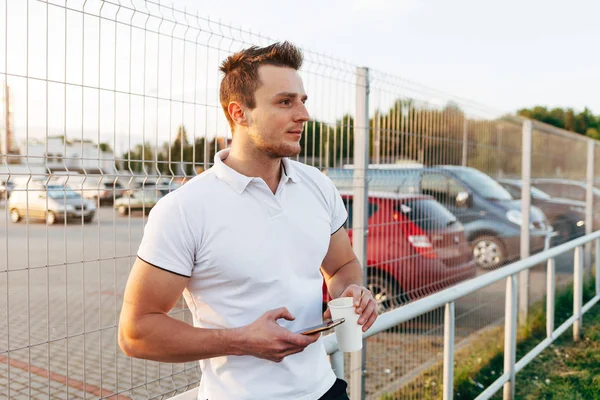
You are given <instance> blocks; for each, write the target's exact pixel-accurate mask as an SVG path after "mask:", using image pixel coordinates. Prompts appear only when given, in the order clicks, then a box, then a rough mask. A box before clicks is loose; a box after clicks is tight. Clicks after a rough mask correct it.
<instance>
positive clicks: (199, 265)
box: [119, 42, 377, 400]
mask: <svg viewBox="0 0 600 400" xmlns="http://www.w3.org/2000/svg"><path fill="white" fill-rule="evenodd" d="M301 64H302V53H301V52H300V51H299V50H298V49H297V48H296V47H294V46H293V45H291V44H289V43H287V42H285V43H276V44H273V45H271V46H268V47H264V48H257V47H251V48H249V49H246V50H243V51H241V52H239V53H236V54H234V55H232V56H230V57H228V58H227V59H226V60H225V62H224V63H223V64H222V66H221V71H223V72H224V74H225V76H224V78H223V81H222V82H221V88H220V99H221V105H222V107H223V110H224V112H225V116H226V117H227V120H228V121H229V124H230V126H231V129H232V132H233V141H232V144H231V148H230V149H225V150H222V151H220V152H218V153H217V154H216V156H215V164H214V166H213V167H212V168H210V169H209V170H207V171H206V172H204V173H202V174H200V175H198V176H197V177H195V178H193V179H192V180H191V181H190V182H188V183H187V184H186V185H184V186H182V187H181V188H179V189H178V190H177V191H175V192H172V193H170V194H169V195H167V196H165V197H164V198H163V199H161V200H160V201H159V202H158V204H157V205H156V206H155V207H154V208H153V209H152V212H151V213H150V216H149V218H148V223H147V225H146V228H145V231H144V237H143V239H142V243H141V245H140V248H139V250H138V259H137V260H136V262H135V264H134V266H133V269H132V271H131V274H130V276H129V280H128V282H127V287H126V289H125V297H124V302H123V309H122V311H121V318H120V323H119V344H120V346H121V349H122V350H123V351H124V352H125V353H126V354H127V355H129V356H132V357H139V358H145V359H150V360H156V361H163V362H187V361H192V360H200V366H201V370H202V379H201V382H200V389H199V397H198V398H199V399H210V400H220V399H303V400H309V399H310V400H312V399H320V398H322V399H347V396H346V393H345V391H346V384H345V382H343V381H341V380H336V378H335V375H334V373H333V371H332V370H331V366H330V364H329V362H328V359H327V355H326V352H325V349H324V345H323V343H322V340H320V335H319V334H315V335H311V336H305V335H301V334H298V333H294V332H297V331H299V330H301V329H302V328H305V327H309V326H312V325H315V324H318V323H320V322H321V321H322V318H323V316H322V315H321V286H322V282H323V277H324V278H325V282H326V284H327V287H328V289H329V292H330V293H331V295H332V296H333V297H334V298H335V297H340V296H344V297H354V299H355V307H356V312H357V313H358V314H360V317H359V323H360V324H361V325H362V326H363V328H362V329H363V331H366V330H367V329H368V328H369V327H370V326H371V325H372V324H373V322H374V321H375V319H376V318H377V313H376V307H375V300H374V299H373V297H372V295H371V293H370V292H369V291H368V290H367V289H366V288H364V287H363V286H362V285H363V282H362V272H361V267H360V265H359V263H358V261H357V260H356V257H355V255H354V253H353V251H352V247H351V245H350V241H349V239H348V235H347V233H346V231H345V230H344V228H343V225H344V223H345V221H346V218H347V214H346V211H345V209H344V205H343V202H342V199H341V197H340V195H339V193H338V192H337V190H336V189H335V187H334V186H333V184H332V183H331V181H330V180H329V179H328V178H327V177H326V176H325V175H323V174H322V173H320V172H319V171H318V170H317V169H315V168H312V167H309V166H306V165H304V164H301V163H298V162H295V161H291V160H289V159H288V158H287V157H293V156H296V155H297V154H299V152H300V139H301V136H302V131H303V124H304V123H305V122H307V121H308V120H309V116H308V112H307V110H306V107H305V105H304V103H305V101H306V99H307V96H306V94H305V91H304V87H303V83H302V79H301V78H300V75H299V74H298V69H299V68H300V66H301ZM319 267H320V268H319ZM321 272H322V274H323V275H321ZM182 292H183V295H184V297H185V300H186V302H187V304H188V307H189V308H190V311H191V313H192V315H193V318H194V327H192V326H190V325H188V324H186V323H184V322H182V321H179V320H176V319H173V318H171V317H170V316H168V314H167V313H168V312H169V310H170V309H171V308H172V307H173V305H174V304H175V302H176V301H177V299H178V298H179V296H180V295H181V293H182ZM326 314H327V313H326Z"/></svg>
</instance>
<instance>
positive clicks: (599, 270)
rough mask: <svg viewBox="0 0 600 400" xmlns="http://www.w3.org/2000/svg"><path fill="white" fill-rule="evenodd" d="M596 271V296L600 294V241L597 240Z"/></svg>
mask: <svg viewBox="0 0 600 400" xmlns="http://www.w3.org/2000/svg"><path fill="white" fill-rule="evenodd" d="M594 269H595V271H596V296H597V295H599V294H600V239H596V259H595V260H594Z"/></svg>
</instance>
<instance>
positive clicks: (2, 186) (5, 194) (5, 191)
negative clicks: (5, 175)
mask: <svg viewBox="0 0 600 400" xmlns="http://www.w3.org/2000/svg"><path fill="white" fill-rule="evenodd" d="M14 188H15V184H14V182H12V181H10V180H8V179H0V200H2V199H8V198H9V197H10V194H11V193H12V191H13V189H14Z"/></svg>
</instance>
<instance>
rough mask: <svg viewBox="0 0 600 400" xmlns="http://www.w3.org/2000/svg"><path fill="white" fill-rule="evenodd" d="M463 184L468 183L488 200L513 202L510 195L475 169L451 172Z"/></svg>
mask: <svg viewBox="0 0 600 400" xmlns="http://www.w3.org/2000/svg"><path fill="white" fill-rule="evenodd" d="M452 171H453V172H455V173H456V175H458V176H459V177H460V179H462V180H463V181H465V182H468V183H469V185H471V187H472V188H473V189H475V190H476V191H477V193H478V194H480V195H481V196H483V197H485V198H486V199H489V200H513V197H512V196H511V195H510V193H509V192H508V191H507V190H506V189H504V188H503V187H502V185H500V184H499V183H498V182H496V181H495V180H493V179H492V178H490V177H489V176H487V175H486V174H484V173H483V172H479V171H477V170H475V169H470V168H469V169H456V170H452Z"/></svg>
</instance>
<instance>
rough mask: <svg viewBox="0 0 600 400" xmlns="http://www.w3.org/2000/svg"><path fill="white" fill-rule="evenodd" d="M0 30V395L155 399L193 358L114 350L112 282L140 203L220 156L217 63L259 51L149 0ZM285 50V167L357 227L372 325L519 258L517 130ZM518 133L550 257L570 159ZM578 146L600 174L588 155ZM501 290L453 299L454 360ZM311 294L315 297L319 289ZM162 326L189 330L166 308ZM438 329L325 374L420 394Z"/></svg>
mask: <svg viewBox="0 0 600 400" xmlns="http://www.w3.org/2000/svg"><path fill="white" fill-rule="evenodd" d="M0 21H2V23H3V26H4V27H5V29H0V81H1V82H0V89H1V90H0V103H1V115H0V122H1V124H0V132H1V133H2V140H1V142H2V143H1V147H0V196H1V200H0V255H1V256H0V320H2V321H3V323H2V324H0V393H1V394H0V396H6V397H8V398H17V397H19V396H21V397H23V396H25V397H32V398H35V397H37V398H53V399H54V398H109V397H113V396H119V397H121V398H156V397H163V396H164V397H170V396H172V395H174V394H175V393H178V392H182V391H184V390H186V389H188V388H190V387H193V386H197V385H198V382H199V381H200V379H201V374H200V370H199V367H198V365H197V363H195V362H191V363H182V364H168V363H158V362H152V361H144V360H138V359H133V358H130V357H127V356H126V355H125V354H123V353H122V352H121V350H120V349H119V346H118V343H117V342H118V340H117V327H118V318H119V313H120V309H121V305H122V301H123V293H124V288H125V284H126V281H127V277H128V275H129V272H130V269H131V266H132V264H133V262H134V261H135V257H136V251H137V248H138V246H139V244H140V241H141V239H142V235H143V233H144V226H145V224H146V221H147V215H148V213H149V212H150V210H151V209H152V208H153V207H154V205H155V204H156V203H157V202H158V201H159V199H160V198H162V197H163V196H165V195H166V194H168V193H169V192H171V191H173V190H177V189H178V188H179V187H180V186H182V185H185V184H186V182H188V181H189V180H190V179H191V178H193V177H194V176H196V175H198V174H199V173H202V172H203V171H205V170H207V169H209V168H210V167H211V166H212V165H213V163H214V161H213V160H214V157H215V154H216V153H217V152H218V151H219V150H221V149H224V148H227V147H228V146H229V145H230V144H231V140H232V137H231V132H230V127H229V123H228V121H227V119H226V118H225V117H224V113H223V109H222V106H221V104H220V100H219V83H220V80H221V73H220V71H219V65H220V64H221V62H222V61H223V60H224V59H225V58H226V57H227V56H228V55H230V54H232V53H233V52H235V51H237V50H240V49H242V48H246V47H248V46H251V45H258V46H264V45H268V44H271V43H273V42H274V41H275V40H273V39H271V38H268V37H265V36H262V35H260V34H257V33H253V32H251V31H249V30H243V29H240V28H237V27H234V26H229V25H226V24H223V23H220V22H216V21H214V20H210V19H208V18H204V17H202V16H200V15H199V14H197V13H192V12H191V11H187V10H185V9H179V8H177V7H175V6H172V5H168V6H167V5H165V4H163V3H162V2H160V1H151V0H145V1H144V0H129V1H108V0H107V1H99V0H87V1H84V0H73V1H71V0H70V1H59V0H49V1H38V0H26V1H17V0H0ZM304 57H305V58H304V64H303V67H302V69H301V71H300V74H301V77H302V79H303V84H304V88H305V91H306V93H307V94H308V98H309V101H308V102H307V107H308V111H309V113H310V116H311V119H310V121H308V122H306V123H305V124H304V131H303V135H302V139H301V147H302V150H301V152H300V153H299V155H298V156H297V157H296V160H297V161H300V162H302V163H305V164H308V165H311V166H314V167H316V168H318V169H319V170H321V171H322V172H323V173H324V174H326V175H327V176H329V178H330V179H331V180H332V181H333V182H334V184H335V185H336V186H337V188H338V189H339V191H340V194H341V196H342V199H343V201H344V204H345V206H346V210H347V211H348V220H347V222H346V224H345V225H344V227H345V229H346V230H347V232H348V235H349V237H350V239H351V240H352V242H353V243H354V245H355V248H357V247H356V244H357V241H358V240H362V237H361V235H358V234H356V233H355V232H359V233H360V232H365V233H366V236H365V239H364V240H365V245H366V250H365V257H366V258H365V260H364V265H365V267H366V269H365V271H364V275H365V278H366V282H365V283H366V286H368V288H369V289H370V290H371V291H372V293H373V295H374V296H375V298H376V300H377V305H378V312H379V313H383V312H386V311H389V310H393V309H395V308H398V307H401V306H402V305H404V304H406V303H407V302H411V301H415V300H417V299H421V298H423V297H426V296H427V295H430V294H432V293H435V292H438V291H440V290H443V289H445V288H448V287H450V286H452V285H454V284H456V283H459V282H463V281H466V280H469V279H472V278H475V277H477V276H479V275H482V274H484V273H486V272H488V271H490V270H493V269H496V268H500V267H502V266H504V265H506V264H507V263H508V262H510V261H513V260H516V259H518V258H519V257H520V256H521V254H522V252H521V251H520V250H521V249H520V246H521V224H523V223H524V222H523V221H522V219H523V218H522V215H521V211H522V209H521V200H520V196H521V192H522V191H521V188H522V185H523V171H522V167H523V154H522V149H523V145H524V142H523V124H522V121H521V120H518V119H515V118H512V117H507V116H504V115H503V114H502V113H499V112H497V111H494V110H490V109H488V108H486V107H483V106H481V105H478V104H475V103H472V102H469V101H467V100H464V99H459V98H455V97H452V96H449V95H447V94H444V93H440V92H438V91H435V90H432V89H429V88H426V87H423V86H420V85H416V84H414V83H411V82H408V81H405V80H403V79H401V78H398V77H395V76H392V75H389V74H386V73H383V72H380V71H372V70H371V71H369V78H368V79H369V81H368V82H369V83H368V90H367V86H364V85H363V84H360V83H358V82H359V80H358V79H359V77H360V76H359V75H360V73H359V72H358V71H359V69H358V68H357V66H355V65H352V64H350V63H347V62H345V61H342V60H338V59H335V58H332V57H329V56H325V55H322V54H319V53H315V52H311V51H309V50H305V51H304ZM361 91H362V92H361ZM361 93H362V94H363V95H365V97H366V99H367V100H368V101H367V104H368V105H369V106H368V108H367V109H366V110H363V111H365V113H366V115H368V116H367V121H366V122H365V125H366V126H359V124H361V123H363V122H362V120H361V119H360V118H361V116H360V115H359V114H358V113H359V112H360V110H359V111H357V104H358V103H359V102H360V100H361ZM367 93H368V94H367ZM357 121H360V122H357ZM361 130H362V131H363V132H366V136H365V135H360V134H359V133H358V132H359V131H361ZM358 141H363V142H360V143H357V142H358ZM531 143H532V146H531V147H532V152H531V177H532V180H531V188H532V189H531V190H532V192H531V194H532V197H531V199H532V200H531V202H532V206H533V207H532V208H531V210H530V212H529V213H530V224H531V227H530V231H529V238H530V239H529V242H530V252H531V253H534V252H538V251H540V250H542V249H543V248H544V245H545V244H546V242H545V238H546V235H547V233H548V228H549V226H553V227H554V231H555V232H557V234H558V235H557V236H556V237H555V238H554V239H553V241H552V242H551V243H550V244H551V245H555V244H558V243H561V242H564V241H567V240H570V239H573V238H575V237H578V236H580V235H582V234H583V233H584V232H585V229H586V225H585V214H586V205H585V201H586V197H585V194H586V179H587V178H588V172H587V171H588V170H587V169H586V164H585V162H582V160H584V159H586V157H587V154H588V150H587V147H586V146H587V141H585V140H580V138H579V137H576V136H574V135H571V134H566V133H564V132H563V131H559V130H556V129H551V128H549V127H545V126H543V125H539V124H536V125H535V129H534V130H533V133H532V141H531ZM357 145H359V146H358V147H357ZM360 146H363V148H368V149H370V150H369V153H368V154H369V157H368V159H367V162H366V164H367V165H366V171H362V169H361V166H360V165H359V164H358V163H359V162H360V157H359V156H358V155H357V154H355V148H361V147H360ZM593 154H594V156H595V159H594V160H595V161H594V164H593V168H592V170H593V171H594V172H595V174H594V176H600V169H599V168H598V165H600V151H599V150H598V146H596V147H595V148H594V149H593ZM363 172H365V175H364V180H365V181H362V180H361V179H362V178H361V176H360V175H359V174H362V173H363ZM357 177H358V179H357ZM596 181H597V178H596V180H595V181H594V183H595V182H596ZM364 182H367V183H368V189H369V192H368V195H367V197H366V199H365V203H366V204H364V206H365V207H364V211H365V213H366V214H365V216H364V220H362V217H363V216H362V212H357V211H360V207H362V206H363V204H362V203H361V198H360V196H359V195H358V193H359V190H360V189H361V187H362V186H361V185H362V184H363V183H364ZM595 190H597V189H594V197H593V200H594V201H595V196H596V194H595ZM582 196H583V197H582ZM556 198H561V199H562V200H557V199H556ZM567 199H568V200H567ZM547 205H552V207H550V206H547ZM559 209H560V210H562V211H560V210H559ZM557 210H558V211H557ZM596 219H597V218H596V216H595V215H594V216H593V225H594V229H595V227H596V222H597V221H596ZM590 259H591V258H590ZM590 265H591V263H588V264H586V268H587V270H586V271H588V272H589V271H590V270H591V269H590V268H589V266H590ZM572 271H573V256H572V254H570V255H565V256H564V257H563V258H561V259H557V260H556V285H557V287H559V286H561V287H562V286H564V285H567V284H568V283H570V282H571V281H572ZM546 278H547V276H546V266H540V267H539V268H537V269H533V270H532V271H531V274H530V276H529V282H528V290H529V293H530V300H531V304H532V306H531V307H533V305H534V304H538V302H539V301H540V299H542V296H543V295H544V293H545V288H546V286H545V285H546V281H547V279H546ZM590 279H591V275H590V274H589V273H588V275H586V282H588V281H590ZM504 289H505V287H504V285H503V284H501V283H498V284H497V285H496V284H495V285H492V286H490V287H487V288H484V289H481V290H479V291H477V292H476V293H473V294H471V295H469V296H467V297H465V298H462V299H459V300H458V301H457V302H456V334H455V342H456V347H457V354H461V357H464V358H462V359H464V360H468V363H472V362H479V363H481V362H482V361H473V358H472V357H471V358H469V357H470V356H471V355H469V354H466V353H465V354H462V353H461V352H462V351H464V349H467V348H470V347H469V346H470V345H472V344H473V343H477V342H478V341H479V340H480V339H481V338H483V337H486V335H487V336H490V337H496V336H493V335H497V334H499V333H498V332H501V331H502V329H503V327H502V324H503V318H504V301H505V298H504V297H505V292H504ZM322 295H323V303H324V304H325V302H326V301H327V300H328V299H329V294H328V293H327V288H326V286H323V293H322ZM557 304H558V303H557ZM534 311H535V310H533V308H532V313H533V312H534ZM170 315H171V316H172V317H174V318H177V319H180V320H183V321H186V322H188V323H192V322H193V321H192V320H193V317H192V315H191V313H190V311H189V310H188V308H187V306H186V304H185V302H184V301H183V299H179V300H178V302H177V304H176V306H175V307H174V308H173V309H172V310H171V311H170ZM443 323H444V320H443V310H434V311H431V312H429V313H427V314H425V315H422V316H420V317H418V318H415V319H414V320H411V321H408V322H406V323H404V324H402V325H399V326H396V327H394V328H392V329H389V330H387V331H385V332H383V333H381V334H378V335H376V336H374V337H372V338H369V339H368V340H367V341H366V343H365V351H364V353H363V356H364V358H363V359H360V360H359V361H360V362H358V363H357V362H356V360H357V359H356V358H355V359H351V356H350V355H348V354H347V355H346V356H345V357H346V362H345V365H346V366H347V367H346V370H345V372H346V378H347V380H349V381H350V380H352V379H353V377H355V376H362V377H363V378H364V387H363V388H362V390H364V392H365V393H366V396H367V398H379V397H380V396H387V398H415V399H417V398H437V397H439V396H440V393H441V392H440V391H441V387H442V372H443V371H442V366H441V361H440V360H441V357H442V354H443V339H444V325H443ZM353 357H355V356H353ZM466 362H467V361H466ZM495 373H498V374H501V371H495ZM474 385H475V386H477V382H475V383H474ZM457 395H458V394H457Z"/></svg>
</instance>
